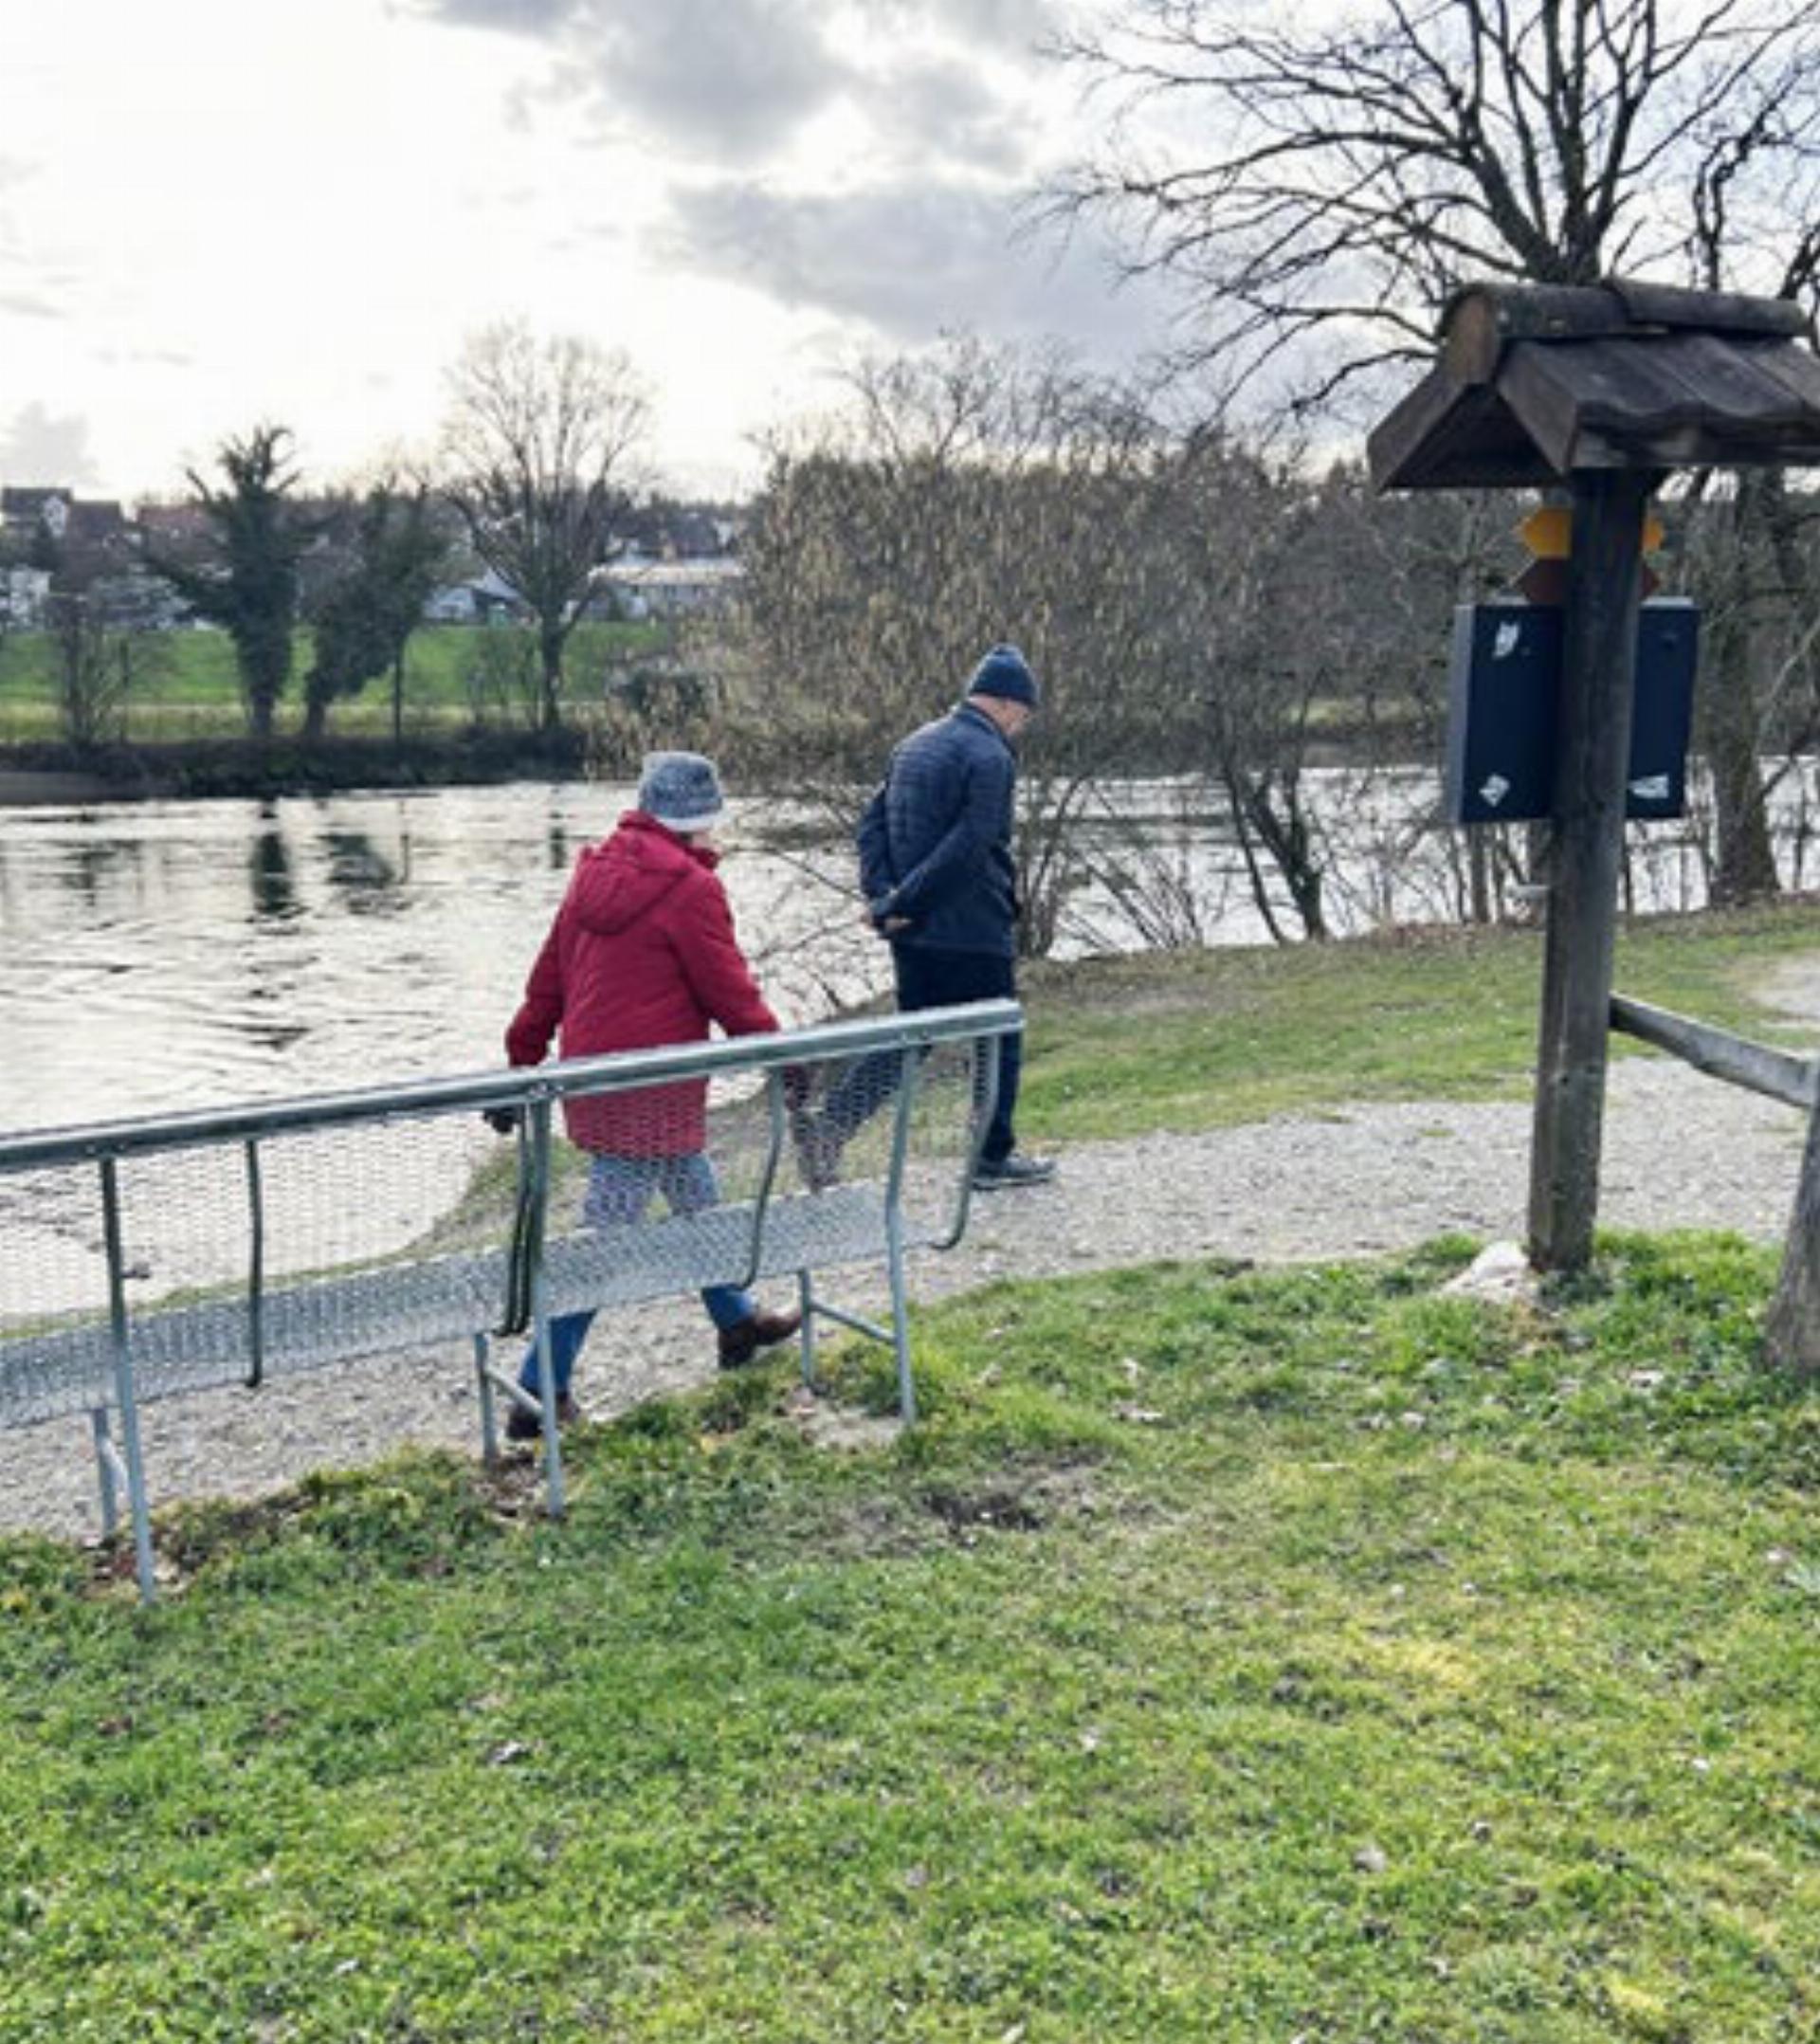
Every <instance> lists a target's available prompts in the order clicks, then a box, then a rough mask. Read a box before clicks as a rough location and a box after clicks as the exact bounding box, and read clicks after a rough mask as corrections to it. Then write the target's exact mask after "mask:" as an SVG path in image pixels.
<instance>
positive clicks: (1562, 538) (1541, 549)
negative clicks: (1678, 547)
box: [1517, 504, 1663, 560]
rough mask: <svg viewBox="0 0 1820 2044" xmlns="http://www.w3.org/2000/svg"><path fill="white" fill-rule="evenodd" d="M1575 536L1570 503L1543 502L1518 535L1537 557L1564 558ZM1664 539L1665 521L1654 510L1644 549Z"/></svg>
mask: <svg viewBox="0 0 1820 2044" xmlns="http://www.w3.org/2000/svg"><path fill="white" fill-rule="evenodd" d="M1573 536H1574V511H1573V507H1572V505H1570V504H1543V505H1542V506H1541V507H1540V509H1539V510H1536V511H1532V512H1531V513H1530V514H1529V516H1528V517H1527V518H1526V519H1525V520H1523V522H1522V523H1521V524H1520V526H1518V528H1517V537H1518V538H1520V540H1521V541H1522V542H1523V544H1524V545H1525V546H1526V547H1527V548H1528V549H1529V551H1530V552H1531V554H1533V555H1534V556H1535V557H1536V558H1537V559H1538V560H1565V559H1566V558H1567V557H1568V555H1569V553H1570V552H1571V551H1572V543H1573ZM1662 539H1663V532H1662V520H1660V519H1659V518H1658V517H1657V516H1656V515H1655V513H1654V512H1653V511H1651V512H1649V513H1648V514H1647V516H1646V517H1645V519H1644V521H1643V551H1644V552H1645V553H1646V554H1653V553H1654V552H1655V551H1656V549H1657V548H1658V547H1659V546H1660V545H1661V544H1662Z"/></svg>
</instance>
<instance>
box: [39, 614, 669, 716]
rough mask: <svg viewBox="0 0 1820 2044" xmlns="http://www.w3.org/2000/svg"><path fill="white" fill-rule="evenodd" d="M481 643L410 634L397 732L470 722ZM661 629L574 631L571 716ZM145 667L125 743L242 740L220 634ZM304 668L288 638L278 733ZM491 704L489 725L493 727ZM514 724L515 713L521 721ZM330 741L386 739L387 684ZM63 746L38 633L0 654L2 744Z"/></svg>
mask: <svg viewBox="0 0 1820 2044" xmlns="http://www.w3.org/2000/svg"><path fill="white" fill-rule="evenodd" d="M489 636H493V635H492V634H489V633H488V632H487V631H486V630H484V629H483V628H480V627H473V628H467V627H459V626H428V627H426V628H425V629H424V630H420V631H418V632H416V633H415V634H414V635H413V636H412V638H411V640H410V646H409V648H408V649H407V652H406V656H405V727H406V729H407V730H408V731H412V732H420V733H421V732H435V731H444V730H455V729H460V728H462V727H463V726H465V725H466V724H468V723H470V722H471V721H473V719H474V712H473V707H472V704H471V703H470V700H469V695H468V675H469V673H470V670H472V669H473V667H474V666H475V664H476V661H477V659H478V657H479V656H480V654H481V652H482V648H484V646H485V644H486V642H487V640H488V638H489ZM663 636H664V634H663V628H661V627H657V626H651V625H608V624H585V625H581V626H578V627H577V628H576V630H575V633H574V636H573V639H572V640H571V642H570V653H569V657H568V662H567V669H568V679H569V686H570V697H569V702H570V705H571V707H572V708H573V710H575V711H577V712H579V711H580V710H583V709H587V708H592V707H593V706H595V705H596V704H597V703H599V701H600V698H601V686H602V682H603V679H604V676H605V672H606V669H607V667H608V666H609V665H610V663H612V662H614V661H619V660H625V659H628V658H634V657H636V656H637V655H639V654H641V653H646V652H649V651H652V650H654V649H656V648H657V647H658V646H659V645H660V644H661V643H662V640H663ZM140 657H141V658H142V659H144V661H145V662H146V678H145V681H144V683H143V685H142V686H141V687H140V688H139V689H137V690H136V691H135V693H134V694H133V695H132V697H131V698H130V699H129V703H128V709H127V723H126V736H127V738H128V739H130V740H132V741H133V742H135V743H138V744H153V743H157V742H167V743H168V742H181V741H186V740H196V739H234V738H242V737H245V735H246V716H245V713H244V711H243V709H242V707H241V698H240V681H239V677H238V674H237V673H236V671H235V667H234V651H233V646H232V644H231V642H230V641H229V640H228V635H227V634H226V633H225V632H221V631H172V632H163V633H158V634H155V635H153V636H151V637H150V638H148V639H146V640H143V641H142V642H140ZM311 658H312V648H311V634H310V633H309V632H308V631H307V630H299V631H298V632H297V634H296V638H295V651H294V655H293V662H292V674H291V686H290V690H289V693H288V694H287V696H286V697H285V699H284V702H283V703H282V705H281V707H280V711H279V724H280V728H281V730H290V729H292V728H294V727H295V726H296V725H297V724H298V723H299V722H300V721H301V718H302V714H303V709H302V705H303V677H304V675H305V674H307V672H308V671H309V666H310V661H311ZM506 714H507V713H506V711H505V709H504V708H503V707H502V706H501V705H500V704H499V703H497V702H495V703H491V704H489V706H488V709H487V716H488V719H489V721H493V722H499V721H502V720H503V719H504V718H505V716H506ZM520 714H522V713H520ZM329 729H330V731H331V733H336V734H340V735H342V736H347V737H354V736H358V735H361V734H375V733H382V732H389V731H390V730H391V682H390V680H389V679H382V680H379V681H375V682H371V683H369V684H368V685H367V687H366V689H365V691H364V692H363V693H362V694H361V695H359V696H356V697H355V698H352V699H351V700H349V701H347V702H343V703H337V704H336V705H335V706H334V708H333V709H332V710H331V711H330V714H329ZM61 736H62V725H61V722H60V721H59V717H58V710H57V700H56V690H55V686H54V684H53V680H52V668H51V648H50V643H49V641H48V640H47V639H46V638H45V636H44V635H43V634H41V633H33V634H30V635H22V636H20V637H18V638H14V639H9V640H7V641H6V642H5V643H4V644H0V743H7V744H19V743H24V742H27V741H28V740H49V739H58V738H60V737H61Z"/></svg>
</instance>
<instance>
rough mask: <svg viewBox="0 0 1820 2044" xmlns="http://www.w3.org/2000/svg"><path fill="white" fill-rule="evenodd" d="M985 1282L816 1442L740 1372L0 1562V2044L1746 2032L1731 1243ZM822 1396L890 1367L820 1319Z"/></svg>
mask: <svg viewBox="0 0 1820 2044" xmlns="http://www.w3.org/2000/svg"><path fill="white" fill-rule="evenodd" d="M1464 1255H1465V1250H1464V1248H1463V1247H1462V1246H1459V1245H1451V1244H1447V1245H1439V1246H1437V1247H1436V1248H1434V1249H1432V1250H1429V1251H1428V1252H1425V1253H1424V1254H1422V1255H1418V1256H1416V1257H1413V1258H1410V1259H1406V1260H1403V1261H1399V1262H1396V1263H1392V1264H1389V1265H1384V1266H1377V1267H1370V1268H1335V1269H1330V1270H1322V1271H1310V1272H1301V1273H1293V1274H1276V1275H1263V1274H1256V1273H1248V1274H1238V1275H1234V1274H1232V1273H1230V1272H1228V1271H1223V1270H1221V1269H1218V1268H1198V1267H1186V1266H1185V1267H1176V1268H1165V1269H1160V1270H1155V1271H1148V1272H1132V1273H1125V1274H1119V1275H1114V1276H1110V1277H1106V1276H1101V1277H1093V1278H1083V1279H1078V1280H1074V1281H1070V1282H1068V1283H1064V1284H1049V1285H1043V1286H1008V1287H998V1288H996V1289H994V1290H992V1291H990V1292H987V1293H983V1294H980V1295H977V1296H975V1297H973V1298H971V1299H968V1300H964V1301H959V1302H955V1303H951V1304H949V1305H944V1306H942V1307H941V1308H939V1309H938V1310H937V1311H934V1312H931V1313H929V1314H926V1315H924V1316H922V1318H921V1321H920V1323H919V1331H918V1332H919V1345H920V1355H921V1368H920V1371H919V1376H920V1380H921V1382H922V1385H923V1387H924V1394H925V1405H926V1412H927V1419H926V1423H925V1424H924V1425H922V1426H921V1427H920V1428H919V1430H917V1431H916V1432H915V1433H913V1434H911V1435H909V1436H906V1437H901V1438H896V1439H889V1438H886V1439H884V1440H882V1441H881V1442H879V1443H876V1444H874V1445H871V1446H866V1447H861V1448H858V1449H850V1448H849V1449H847V1450H846V1451H831V1450H829V1449H828V1448H825V1447H818V1446H816V1445H814V1444H813V1442H812V1441H811V1440H810V1438H808V1437H807V1436H806V1433H805V1431H804V1429H803V1426H802V1425H801V1423H800V1422H799V1420H798V1418H797V1417H796V1416H795V1414H793V1413H792V1410H791V1405H790V1400H789V1397H788V1391H787V1386H788V1372H787V1369H786V1368H785V1367H784V1366H782V1365H778V1366H774V1367H773V1368H772V1369H770V1370H769V1371H766V1372H761V1373H758V1374H755V1375H751V1376H741V1377H739V1378H726V1379H723V1380H721V1382H720V1383H719V1384H718V1385H717V1386H716V1387H714V1389H713V1390H712V1391H710V1392H709V1393H707V1394H704V1395H702V1396H699V1397H696V1398H693V1399H685V1400H678V1401H673V1402H669V1403H665V1404H661V1405H655V1406H652V1407H648V1408H646V1409H645V1410H643V1411H641V1412H639V1413H637V1414H633V1415H632V1416H630V1417H629V1418H628V1419H626V1420H624V1421H621V1422H620V1423H618V1424H616V1425H613V1426H610V1427H602V1428H593V1429H585V1430H582V1431H581V1432H580V1433H578V1434H577V1435H576V1437H575V1440H574V1445H573V1457H572V1460H571V1464H570V1468H571V1475H572V1483H573V1492H572V1494H573V1512H572V1516H571V1518H570V1520H569V1522H568V1523H567V1524H564V1525H563V1526H561V1527H560V1528H555V1527H551V1526H549V1525H548V1524H544V1523H542V1522H541V1521H540V1520H539V1518H538V1516H537V1508H536V1491H535V1485H534V1483H533V1480H532V1476H531V1473H530V1471H529V1469H528V1468H526V1467H523V1466H519V1467H517V1468H515V1469H512V1470H511V1471H509V1472H508V1473H507V1474H506V1475H505V1476H504V1477H503V1478H502V1479H501V1480H499V1481H497V1482H490V1481H488V1480H486V1479H485V1478H484V1477H483V1476H482V1474H481V1472H480V1471H478V1470H477V1469H474V1468H473V1467H471V1466H469V1465H467V1464H464V1463H463V1462H460V1461H458V1460H455V1459H453V1458H444V1457H423V1456H419V1457H410V1458H406V1459H404V1460H401V1461H398V1462H395V1463H393V1464H391V1465H389V1466H387V1467H385V1468H382V1469H377V1470H374V1471H373V1472H371V1473H369V1474H365V1475H360V1476H355V1477H336V1478H331V1479H322V1480H319V1481H317V1482H314V1483H311V1484H308V1485H305V1486H304V1487H302V1488H301V1489H300V1491H298V1492H297V1493H295V1494H293V1495H291V1496H289V1497H287V1498H285V1499H282V1500H280V1501H276V1502H274V1503H272V1504H270V1505H268V1506H260V1507H236V1508H228V1507H218V1508H214V1509H208V1510H191V1511H187V1512H181V1513H178V1514H175V1515H173V1516H172V1517H170V1518H168V1519H166V1520H165V1521H164V1522H163V1524H162V1528H161V1544H162V1547H163V1551H164V1555H165V1559H166V1565H167V1567H168V1568H170V1569H171V1570H173V1572H175V1574H176V1575H177V1576H178V1578H179V1579H180V1580H179V1581H178V1582H177V1583H175V1584H174V1585H173V1594H172V1595H170V1596H169V1597H168V1598H167V1600H166V1601H165V1602H164V1603H163V1604H162V1605H161V1606H160V1607H158V1608H157V1609H155V1610H154V1611H152V1612H150V1613H143V1614H142V1613H140V1612H139V1611H138V1610H137V1608H136V1607H135V1606H134V1604H133V1602H132V1595H131V1587H130V1581H129V1580H128V1579H127V1577H126V1575H125V1573H124V1572H123V1571H122V1570H120V1569H119V1568H118V1567H117V1566H115V1565H113V1564H111V1563H110V1562H109V1561H108V1560H106V1558H100V1557H97V1556H95V1555H92V1554H88V1553H82V1552H78V1551H76V1550H72V1549H68V1548H64V1547H58V1546H52V1545H48V1544H42V1543H31V1542H12V1543H9V1544H6V1545H0V1709H4V1712H5V1720H6V1724H7V1726H8V1734H9V1736H8V1738H7V1740H6V1742H5V1744H4V1746H0V2037H4V2038H7V2039H9V2040H10V2039H21V2040H23V2039H27V2038H30V2039H34V2040H36V2039H50V2038H56V2039H59V2040H63V2039H115V2038H118V2039H121V2040H125V2039H129V2038H131V2039H135V2040H138V2039H146V2038H186V2039H188V2038H198V2039H200V2038H211V2039H212V2038H222V2039H228V2038H234V2039H247V2038H256V2039H260V2040H264V2044H273V2040H280V2039H282V2040H292V2044H305V2040H316V2039H321V2040H330V2039H333V2040H336V2044H348V2040H357V2039H372V2040H374V2044H377V2040H380V2039H423V2040H428V2039H438V2040H441V2039H501V2040H505V2039H526V2038H543V2039H557V2038H593V2037H600V2038H608V2037H610V2038H614V2039H681V2038H689V2039H719V2038H735V2037H738V2038H755V2039H774V2040H778V2044H784V2040H790V2044H799V2040H803V2039H819V2038H828V2039H872V2038H887V2037H889V2038H894V2039H895V2038H927V2039H942V2040H948V2039H963V2040H966V2039H979V2040H982V2044H1006V2040H1011V2039H1015V2040H1019V2044H1043V2040H1046V2039H1064V2038H1065V2039H1077V2038H1078V2039H1094V2040H1103V2039H1126V2038H1129V2039H1133V2040H1139V2039H1141V2040H1144V2044H1156V2040H1164V2039H1176V2038H1180V2039H1184V2040H1187V2039H1194V2040H1197V2044H1198V2040H1207V2039H1214V2040H1223V2039H1231V2040H1233V2044H1238V2040H1244V2044H1258V2040H1266V2039H1267V2040H1276V2044H1291V2040H1292V2039H1296V2038H1301V2039H1303V2040H1304V2044H1316V2040H1340V2039H1345V2040H1353V2039H1363V2038H1368V2037H1372V2038H1388V2039H1397V2040H1401V2044H1455V2040H1458V2044H1467V2040H1471V2044H1499V2040H1509V2044H1592V2040H1594V2039H1601V2040H1603V2039H1633V2038H1634V2039H1654V2040H1685V2044H1708V2040H1710V2044H1758V2040H1760V2044H1772V2040H1775V2044H1793V2040H1795V2039H1799V2038H1806V2037H1809V2036H1811V2035H1814V2025H1815V2022H1816V2019H1817V2018H1820V1999H1817V1998H1816V1984H1815V1983H1816V1982H1817V1981H1820V1871H1817V1870H1820V1854H1817V1853H1816V1850H1815V1848H1816V1846H1820V1811H1817V1809H1816V1798H1815V1790H1816V1786H1820V1781H1817V1777H1820V1743H1817V1739H1816V1732H1815V1726H1816V1725H1820V1655H1816V1654H1815V1652H1814V1651H1813V1650H1814V1644H1815V1632H1816V1620H1820V1545H1816V1537H1815V1529H1814V1523H1813V1518H1812V1506H1811V1498H1812V1486H1813V1483H1814V1480H1815V1477H1816V1475H1820V1421H1817V1416H1816V1408H1815V1406H1814V1403H1813V1401H1812V1399H1811V1398H1803V1397H1801V1396H1796V1395H1795V1394H1794V1393H1793V1392H1792V1391H1791V1390H1790V1389H1788V1388H1787V1387H1785V1386H1781V1385H1778V1384H1776V1383H1775V1382H1774V1381H1771V1380H1769V1379H1766V1378H1764V1377H1763V1376H1762V1375H1761V1374H1760V1372H1759V1371H1758V1369H1757V1367H1756V1360H1755V1340H1756V1325H1757V1320H1758V1316H1759V1311H1760V1307H1761V1303H1762V1300H1763V1297H1764V1294H1765V1290H1766V1287H1767V1285H1768V1283H1769V1279H1770V1274H1771V1273H1770V1263H1769V1259H1768V1258H1767V1257H1766V1256H1765V1255H1764V1254H1763V1253H1762V1252H1759V1251H1757V1250H1750V1249H1746V1248H1744V1247H1742V1246H1740V1245H1738V1244H1737V1243H1733V1242H1727V1241H1713V1240H1708V1239H1701V1238H1686V1239H1682V1240H1677V1241H1672V1242H1640V1241H1624V1242H1616V1243H1612V1244H1610V1245H1608V1246H1607V1250H1606V1254H1605V1256H1604V1257H1603V1259H1602V1262H1601V1266H1600V1269H1599V1273H1598V1276H1597V1278H1596V1280H1595V1281H1592V1282H1588V1283H1584V1284H1582V1285H1581V1286H1580V1287H1577V1288H1576V1289H1575V1290H1574V1292H1573V1293H1571V1294H1569V1295H1566V1296H1563V1297H1561V1298H1559V1299H1557V1300H1555V1301H1553V1302H1551V1303H1550V1304H1549V1305H1548V1306H1547V1307H1546V1308H1545V1309H1544V1310H1542V1311H1539V1312H1538V1311H1536V1310H1533V1309H1526V1308H1520V1307H1512V1306H1490V1305H1479V1304H1472V1303H1468V1302H1465V1301H1463V1300H1459V1299H1454V1298H1448V1297H1445V1296H1440V1295H1438V1293H1437V1287H1438V1286H1439V1284H1440V1283H1441V1282H1442V1281H1443V1280H1444V1279H1445V1278H1446V1277H1447V1274H1448V1273H1449V1272H1450V1271H1452V1270H1453V1269H1455V1268H1457V1267H1458V1266H1459V1264H1460V1263H1461V1262H1462V1261H1463V1259H1464ZM835 1368H836V1390H837V1392H838V1393H839V1394H840V1396H842V1398H843V1399H844V1400H845V1401H846V1403H847V1404H849V1405H869V1406H873V1407H879V1408H882V1407H883V1406H884V1405H885V1404H886V1403H888V1399H889V1385H888V1382H887V1380H886V1377H885V1373H884V1369H883V1365H882V1364H881V1363H879V1362H877V1361H875V1360H873V1358H872V1356H871V1355H870V1354H867V1355H864V1356H863V1355H861V1354H860V1353H859V1352H858V1351H857V1350H855V1349H851V1348H849V1349H847V1350H846V1351H844V1352H842V1353H841V1354H840V1355H839V1356H838V1358H837V1360H836V1365H835Z"/></svg>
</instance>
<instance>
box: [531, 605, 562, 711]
mask: <svg viewBox="0 0 1820 2044" xmlns="http://www.w3.org/2000/svg"><path fill="white" fill-rule="evenodd" d="M565 636H566V634H565V633H563V632H561V631H552V630H550V629H549V627H548V626H545V627H543V628H542V629H541V630H539V631H538V633H537V657H538V659H539V661H540V662H541V664H542V670H543V687H542V692H541V699H540V710H541V717H542V724H543V729H544V730H546V731H554V730H555V728H556V726H557V725H558V724H559V723H560V722H561V721H562V642H563V639H564V637H565Z"/></svg>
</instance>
